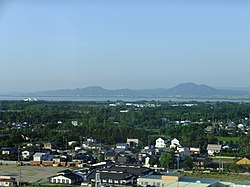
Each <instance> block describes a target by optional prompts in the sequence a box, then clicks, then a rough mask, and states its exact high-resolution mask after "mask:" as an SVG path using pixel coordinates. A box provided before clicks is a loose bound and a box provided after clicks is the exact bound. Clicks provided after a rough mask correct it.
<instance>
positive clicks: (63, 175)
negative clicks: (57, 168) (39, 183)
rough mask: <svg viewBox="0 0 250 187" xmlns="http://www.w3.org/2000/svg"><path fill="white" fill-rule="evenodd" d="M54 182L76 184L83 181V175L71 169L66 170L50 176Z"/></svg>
mask: <svg viewBox="0 0 250 187" xmlns="http://www.w3.org/2000/svg"><path fill="white" fill-rule="evenodd" d="M49 180H50V182H51V183H53V184H76V183H81V182H82V180H83V177H82V176H80V175H78V174H76V173H75V172H73V171H71V170H64V171H61V172H60V173H57V175H55V176H52V177H50V178H49Z"/></svg>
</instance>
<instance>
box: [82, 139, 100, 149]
mask: <svg viewBox="0 0 250 187" xmlns="http://www.w3.org/2000/svg"><path fill="white" fill-rule="evenodd" d="M96 144H97V141H96V140H95V139H92V138H88V139H87V140H86V141H84V142H83V143H82V146H83V147H84V148H90V147H93V146H94V145H96Z"/></svg>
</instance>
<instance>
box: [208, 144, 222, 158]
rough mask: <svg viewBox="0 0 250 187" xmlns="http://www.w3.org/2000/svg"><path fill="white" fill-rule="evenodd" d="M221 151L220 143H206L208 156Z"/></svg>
mask: <svg viewBox="0 0 250 187" xmlns="http://www.w3.org/2000/svg"><path fill="white" fill-rule="evenodd" d="M220 151H221V145H218V144H208V145H207V154H208V155H210V156H214V155H215V154H218V153H219V152H220Z"/></svg>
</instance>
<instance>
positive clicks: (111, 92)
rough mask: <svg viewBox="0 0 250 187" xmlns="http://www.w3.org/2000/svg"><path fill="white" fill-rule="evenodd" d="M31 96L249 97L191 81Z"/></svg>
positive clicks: (55, 92)
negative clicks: (154, 86)
mask: <svg viewBox="0 0 250 187" xmlns="http://www.w3.org/2000/svg"><path fill="white" fill-rule="evenodd" d="M29 95H31V96H154V97H164V96H171V97H173V96H179V97H218V96H244V97H245V96H246V97H248V96H249V97H250V91H248V90H243V91H242V90H227V89H218V88H214V87H211V86H208V85H206V84H195V83H192V82H187V83H181V84H178V85H177V86H174V87H172V88H156V89H137V90H136V89H128V88H122V89H105V88H102V87H100V86H88V87H85V88H75V89H60V90H49V91H39V92H32V93H29Z"/></svg>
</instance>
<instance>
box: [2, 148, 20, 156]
mask: <svg viewBox="0 0 250 187" xmlns="http://www.w3.org/2000/svg"><path fill="white" fill-rule="evenodd" d="M17 152H18V150H17V148H14V147H2V148H1V154H2V155H14V154H17Z"/></svg>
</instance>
